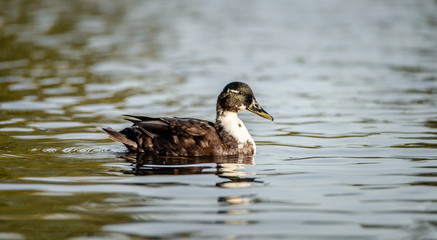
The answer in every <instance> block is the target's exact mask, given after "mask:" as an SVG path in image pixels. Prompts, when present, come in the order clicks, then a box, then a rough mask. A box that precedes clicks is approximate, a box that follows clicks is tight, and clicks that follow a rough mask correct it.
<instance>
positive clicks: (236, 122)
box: [217, 111, 256, 151]
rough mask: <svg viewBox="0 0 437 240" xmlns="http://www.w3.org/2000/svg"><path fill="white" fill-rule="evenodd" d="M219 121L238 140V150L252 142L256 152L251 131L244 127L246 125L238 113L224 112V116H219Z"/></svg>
mask: <svg viewBox="0 0 437 240" xmlns="http://www.w3.org/2000/svg"><path fill="white" fill-rule="evenodd" d="M217 120H218V121H220V122H221V126H222V127H223V130H225V131H226V132H227V133H229V134H230V135H231V136H232V137H234V138H235V139H236V140H237V142H238V148H242V147H243V145H244V144H245V143H247V142H250V143H252V145H253V148H254V150H255V151H256V148H255V142H254V141H253V139H252V136H250V134H249V131H247V128H246V126H244V123H243V122H242V121H241V120H240V119H239V118H238V115H237V113H235V112H227V111H226V112H223V114H221V115H219V116H218V118H217Z"/></svg>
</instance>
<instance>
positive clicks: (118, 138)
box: [102, 128, 138, 150]
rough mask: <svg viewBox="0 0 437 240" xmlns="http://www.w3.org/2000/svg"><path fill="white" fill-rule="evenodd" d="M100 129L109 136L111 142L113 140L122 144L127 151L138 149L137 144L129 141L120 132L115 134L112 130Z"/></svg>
mask: <svg viewBox="0 0 437 240" xmlns="http://www.w3.org/2000/svg"><path fill="white" fill-rule="evenodd" d="M102 129H103V130H104V131H105V132H106V133H107V134H108V135H109V138H111V139H112V140H114V141H116V142H121V143H123V144H124V145H126V147H127V148H129V149H132V150H137V149H138V144H137V143H136V142H135V141H132V140H131V139H129V138H128V137H127V136H126V135H125V134H123V133H122V132H117V131H115V130H114V129H112V128H102Z"/></svg>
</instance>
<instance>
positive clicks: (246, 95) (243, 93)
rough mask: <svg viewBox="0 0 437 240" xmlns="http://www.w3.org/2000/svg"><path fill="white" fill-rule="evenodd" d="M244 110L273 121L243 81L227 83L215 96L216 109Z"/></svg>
mask: <svg viewBox="0 0 437 240" xmlns="http://www.w3.org/2000/svg"><path fill="white" fill-rule="evenodd" d="M244 110H249V111H251V112H253V113H256V114H258V115H259V116H261V117H263V118H267V119H269V120H272V121H273V117H272V116H271V115H270V114H268V113H267V112H266V111H264V109H263V108H262V107H261V106H260V105H259V104H258V102H257V101H256V99H255V96H254V94H253V92H252V89H250V87H249V85H247V84H246V83H243V82H231V83H229V84H228V85H226V86H225V88H223V91H222V92H221V93H220V95H219V96H218V98H217V111H229V112H240V111H244Z"/></svg>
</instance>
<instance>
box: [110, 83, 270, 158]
mask: <svg viewBox="0 0 437 240" xmlns="http://www.w3.org/2000/svg"><path fill="white" fill-rule="evenodd" d="M245 110H248V111H250V112H252V113H255V114H257V115H259V116H261V117H263V118H266V119H269V120H271V121H273V117H272V116H271V115H270V114H268V113H267V112H266V111H265V110H264V109H263V108H262V107H261V106H260V104H259V103H258V102H257V100H256V98H255V95H254V93H253V91H252V89H251V88H250V87H249V85H247V84H246V83H244V82H231V83H229V84H227V85H226V86H225V87H224V88H223V90H222V91H221V93H220V94H219V95H218V97H217V104H216V119H215V122H214V123H213V122H210V121H206V120H201V119H196V118H179V117H172V118H171V117H146V116H135V115H124V116H126V117H127V119H126V120H128V121H130V122H132V123H133V124H132V126H130V127H127V128H125V129H123V130H121V131H116V130H113V129H112V128H103V130H104V131H105V132H106V133H107V134H108V135H109V138H111V139H112V140H114V141H116V142H120V143H123V144H124V145H125V146H126V147H127V149H128V150H129V151H130V152H141V153H144V154H149V155H155V156H173V157H189V156H193V157H199V156H231V155H248V156H253V155H255V154H256V145H255V141H254V140H253V138H252V136H251V135H250V133H249V131H248V130H247V128H246V126H245V125H244V123H243V122H242V121H241V120H240V118H238V113H239V112H241V111H245Z"/></svg>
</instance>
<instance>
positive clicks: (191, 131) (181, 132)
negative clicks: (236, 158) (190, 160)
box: [104, 116, 227, 156]
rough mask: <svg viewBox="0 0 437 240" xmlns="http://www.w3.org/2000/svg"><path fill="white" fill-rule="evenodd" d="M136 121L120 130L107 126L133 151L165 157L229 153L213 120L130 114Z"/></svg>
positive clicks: (109, 132) (113, 137)
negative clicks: (226, 151)
mask: <svg viewBox="0 0 437 240" xmlns="http://www.w3.org/2000/svg"><path fill="white" fill-rule="evenodd" d="M128 117H131V118H132V119H128V120H130V121H131V122H133V125H132V126H131V127H129V128H125V129H123V130H122V131H120V132H117V131H114V130H112V129H104V130H105V131H106V132H107V133H108V134H109V136H110V137H111V138H112V139H113V140H115V141H117V142H121V143H123V144H124V145H126V147H127V148H129V150H131V151H139V152H145V153H150V154H155V155H161V156H212V155H227V154H225V153H224V152H225V151H224V147H223V143H222V140H221V139H220V137H219V135H218V133H217V131H216V129H215V127H214V124H213V123H212V122H208V121H204V120H200V119H194V118H150V117H143V116H128Z"/></svg>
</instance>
